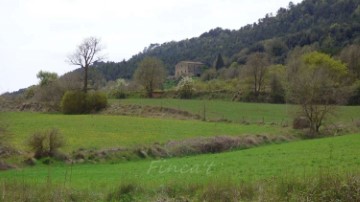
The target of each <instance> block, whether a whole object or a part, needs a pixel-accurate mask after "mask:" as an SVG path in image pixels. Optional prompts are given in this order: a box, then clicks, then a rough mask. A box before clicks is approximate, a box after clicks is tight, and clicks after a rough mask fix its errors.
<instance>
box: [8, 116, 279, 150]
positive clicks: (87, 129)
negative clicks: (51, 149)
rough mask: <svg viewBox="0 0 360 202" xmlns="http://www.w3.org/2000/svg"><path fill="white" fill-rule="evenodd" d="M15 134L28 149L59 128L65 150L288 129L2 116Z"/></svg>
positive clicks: (171, 121)
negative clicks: (34, 137) (34, 138)
mask: <svg viewBox="0 0 360 202" xmlns="http://www.w3.org/2000/svg"><path fill="white" fill-rule="evenodd" d="M1 117H2V118H3V120H5V121H4V122H5V123H6V124H7V125H8V126H9V127H8V130H9V131H10V133H12V134H13V137H12V141H13V143H14V145H15V146H17V147H19V148H24V145H25V141H26V139H27V138H28V137H29V136H30V135H31V134H33V133H35V132H37V131H42V130H47V129H52V128H57V129H59V130H60V132H61V134H63V136H64V137H65V138H66V140H67V142H68V143H67V145H68V146H67V147H66V148H65V150H67V151H71V150H75V149H79V148H98V149H100V148H111V147H128V146H135V145H144V144H152V143H156V142H159V143H163V142H166V141H170V140H183V139H187V138H194V137H208V136H217V135H245V134H274V135H276V134H282V135H283V134H284V133H285V132H286V129H284V128H282V127H280V126H270V125H257V124H251V125H243V124H235V123H220V122H203V121H197V120H195V121H194V120H175V119H159V118H142V117H131V116H110V115H71V116H70V115H63V114H44V113H29V112H5V113H2V114H1Z"/></svg>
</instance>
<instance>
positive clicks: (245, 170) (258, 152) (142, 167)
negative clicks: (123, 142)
mask: <svg viewBox="0 0 360 202" xmlns="http://www.w3.org/2000/svg"><path fill="white" fill-rule="evenodd" d="M359 144H360V134H354V135H346V136H339V137H330V138H323V139H316V140H305V141H297V142H292V143H285V144H278V145H276V144H275V145H268V146H263V147H258V148H252V149H247V150H240V151H233V152H226V153H219V154H206V155H198V156H192V157H184V158H172V159H158V160H153V161H149V160H144V161H139V162H128V163H119V164H107V163H105V164H81V165H73V166H71V165H67V164H54V165H50V166H46V165H38V166H35V167H33V168H25V169H18V170H11V171H7V172H1V173H0V177H1V179H2V180H25V181H26V182H30V183H46V182H47V180H48V179H49V178H50V179H51V181H52V182H53V183H60V184H63V183H66V184H69V183H70V186H72V187H75V188H82V189H95V188H100V189H109V188H113V187H116V186H118V185H119V184H121V183H124V182H134V183H139V184H142V185H145V186H154V187H156V186H161V185H162V184H167V183H172V182H176V183H179V184H187V183H189V184H190V183H208V182H212V181H228V180H230V181H233V182H249V181H256V180H262V179H270V178H273V177H275V178H279V177H281V176H288V177H291V178H292V177H295V178H299V177H300V178H301V177H304V176H312V175H316V174H317V173H319V172H321V171H336V172H339V173H346V172H353V171H360V170H359V169H360V150H359ZM70 178H71V182H70V181H69V179H70Z"/></svg>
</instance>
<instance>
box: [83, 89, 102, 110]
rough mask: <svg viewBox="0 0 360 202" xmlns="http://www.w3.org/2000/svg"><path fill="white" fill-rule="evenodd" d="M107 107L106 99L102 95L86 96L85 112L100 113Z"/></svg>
mask: <svg viewBox="0 0 360 202" xmlns="http://www.w3.org/2000/svg"><path fill="white" fill-rule="evenodd" d="M106 106H107V97H106V95H105V94H104V93H100V92H93V93H89V94H87V96H86V111H85V112H91V111H100V110H101V109H104V108H105V107H106Z"/></svg>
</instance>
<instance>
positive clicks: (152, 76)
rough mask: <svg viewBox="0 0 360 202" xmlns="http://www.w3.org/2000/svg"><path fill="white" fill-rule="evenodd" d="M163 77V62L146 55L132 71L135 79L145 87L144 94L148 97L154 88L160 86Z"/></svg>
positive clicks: (164, 74)
mask: <svg viewBox="0 0 360 202" xmlns="http://www.w3.org/2000/svg"><path fill="white" fill-rule="evenodd" d="M165 78H166V70H165V66H164V63H163V62H162V61H161V60H159V59H157V58H154V57H146V58H145V59H144V60H142V61H141V62H140V64H139V67H138V68H137V69H136V71H135V73H134V79H135V81H136V82H137V83H138V84H140V85H142V86H143V87H144V88H145V91H146V95H147V96H148V97H150V98H151V97H152V94H153V91H154V89H155V88H157V87H160V86H161V84H162V83H163V82H164V81H165Z"/></svg>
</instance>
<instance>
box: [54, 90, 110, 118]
mask: <svg viewBox="0 0 360 202" xmlns="http://www.w3.org/2000/svg"><path fill="white" fill-rule="evenodd" d="M106 106H107V97H106V95H105V94H103V93H99V92H92V93H88V94H86V93H84V92H81V91H68V92H66V93H65V95H64V96H63V98H62V101H61V109H62V111H63V113H64V114H85V113H90V112H93V111H100V110H101V109H103V108H105V107H106Z"/></svg>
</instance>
